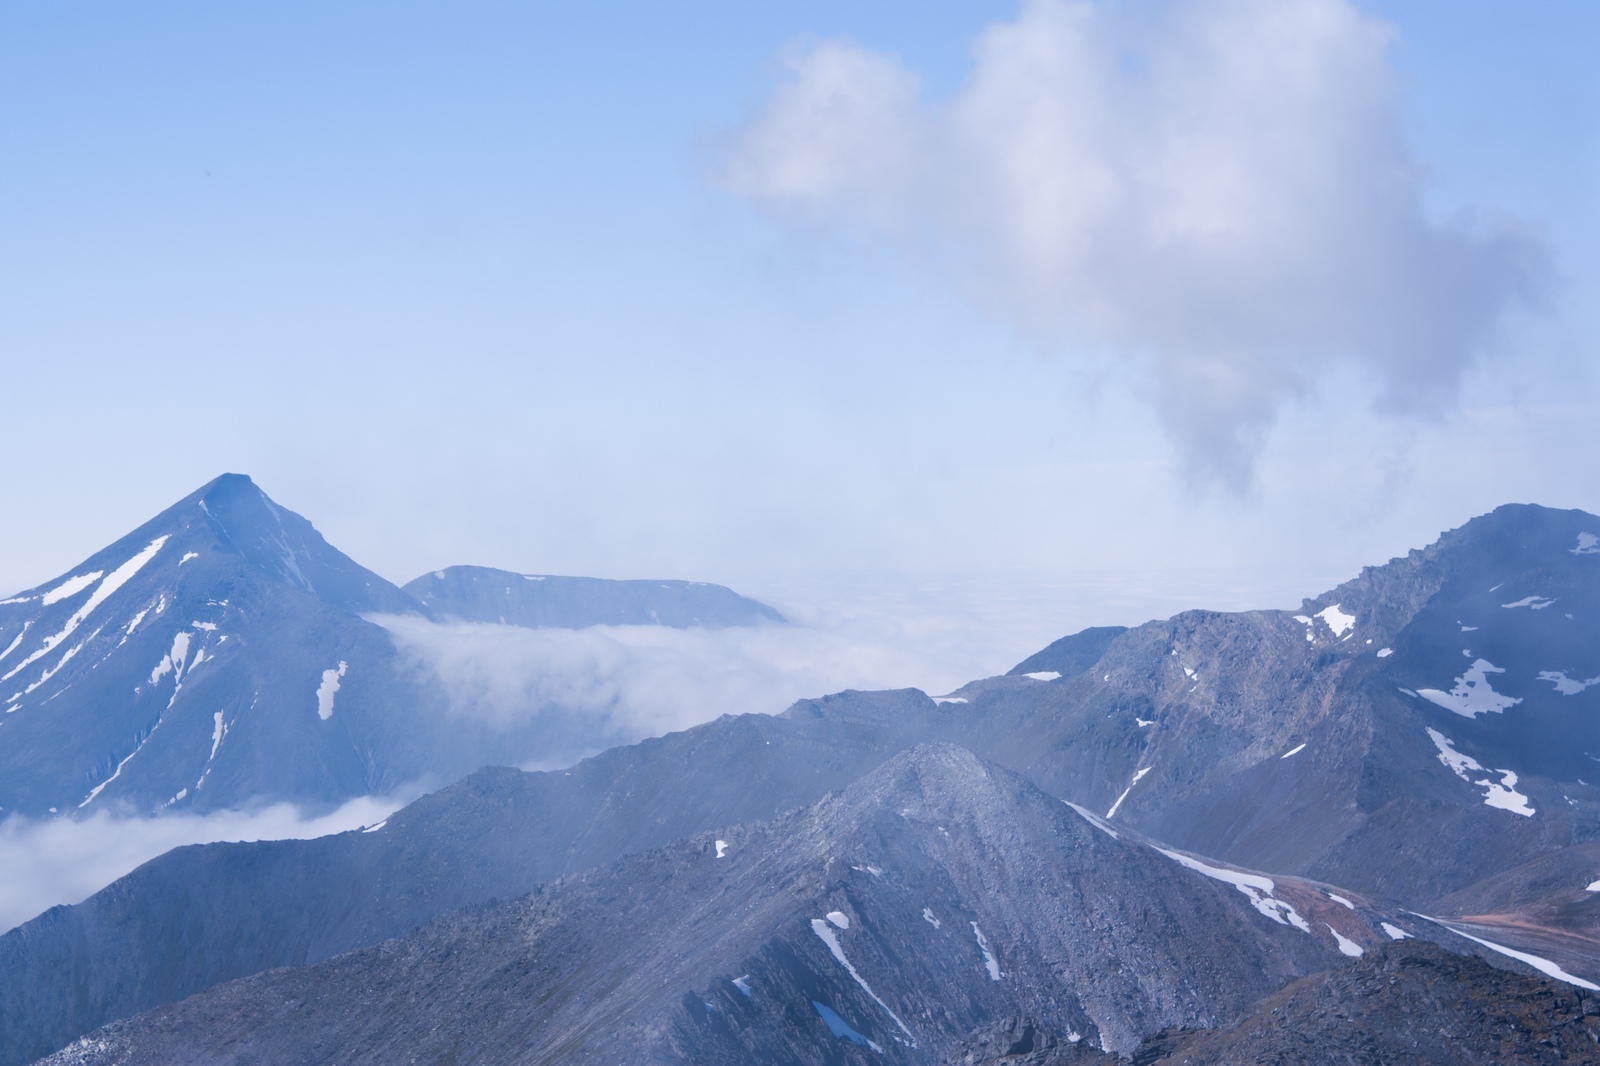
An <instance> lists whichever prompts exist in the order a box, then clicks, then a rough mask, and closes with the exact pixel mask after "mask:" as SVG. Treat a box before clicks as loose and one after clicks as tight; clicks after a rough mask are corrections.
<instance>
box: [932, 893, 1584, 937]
mask: <svg viewBox="0 0 1600 1066" xmlns="http://www.w3.org/2000/svg"><path fill="white" fill-rule="evenodd" d="M1596 883H1597V884H1600V882H1596ZM922 920H923V921H925V922H927V923H928V924H929V925H931V926H933V927H934V928H935V929H937V928H939V927H940V926H941V925H943V924H944V923H943V922H941V921H939V919H937V918H935V917H934V916H933V908H932V907H924V908H922Z"/></svg>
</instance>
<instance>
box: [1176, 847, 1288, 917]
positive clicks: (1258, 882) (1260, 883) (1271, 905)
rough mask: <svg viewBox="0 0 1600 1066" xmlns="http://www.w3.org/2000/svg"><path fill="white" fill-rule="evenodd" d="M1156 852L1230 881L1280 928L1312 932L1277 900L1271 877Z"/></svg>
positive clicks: (1183, 856)
mask: <svg viewBox="0 0 1600 1066" xmlns="http://www.w3.org/2000/svg"><path fill="white" fill-rule="evenodd" d="M1156 850H1157V851H1159V852H1160V853H1161V854H1163V855H1165V856H1166V857H1167V858H1169V859H1171V860H1173V861H1174V862H1176V863H1179V864H1180V865H1183V866H1187V867H1188V868H1189V869H1191V870H1193V871H1195V872H1196V873H1201V874H1204V875H1205V876H1207V877H1209V878H1211V879H1213V880H1216V881H1223V882H1226V883H1227V884H1230V885H1232V886H1233V887H1234V888H1237V889H1238V890H1239V891H1240V892H1243V893H1244V894H1245V895H1246V896H1248V897H1249V899H1250V905H1251V906H1252V907H1254V908H1255V909H1256V910H1258V911H1260V912H1261V913H1262V914H1265V915H1266V916H1267V917H1268V918H1271V919H1272V920H1273V921H1275V922H1277V923H1278V924H1279V925H1293V926H1294V927H1295V928H1296V929H1299V930H1300V931H1301V932H1305V933H1309V932H1311V926H1309V925H1307V924H1306V920H1305V919H1304V918H1302V917H1300V913H1299V912H1298V911H1296V910H1295V909H1294V908H1293V907H1292V906H1290V905H1289V904H1288V903H1285V902H1284V901H1283V900H1281V899H1274V898H1273V896H1272V890H1273V888H1274V887H1275V886H1274V885H1273V883H1272V879H1271V878H1270V877H1263V876H1261V875H1260V874H1247V873H1243V872H1242V871H1239V870H1228V869H1224V868H1223V867H1221V866H1212V865H1210V864H1208V863H1203V862H1201V861H1200V860H1199V859H1194V858H1190V857H1189V856H1188V855H1184V854H1183V853H1182V852H1177V851H1168V850H1167V849H1166V848H1156Z"/></svg>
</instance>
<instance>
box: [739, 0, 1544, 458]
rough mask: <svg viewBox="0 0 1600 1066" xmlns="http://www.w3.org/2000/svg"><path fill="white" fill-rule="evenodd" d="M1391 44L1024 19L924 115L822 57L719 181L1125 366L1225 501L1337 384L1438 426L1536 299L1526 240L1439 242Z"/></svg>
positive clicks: (1214, 27)
mask: <svg viewBox="0 0 1600 1066" xmlns="http://www.w3.org/2000/svg"><path fill="white" fill-rule="evenodd" d="M1392 37H1393V31H1392V30H1391V29H1390V28H1389V27H1388V26H1387V25H1386V24H1384V23H1382V22H1379V21H1377V20H1375V19H1373V18H1371V17H1368V16H1366V15H1364V14H1363V13H1361V12H1360V11H1359V10H1358V9H1357V8H1356V7H1354V6H1353V5H1352V4H1350V3H1348V2H1346V0H1176V2H1174V3H1170V4H1166V5H1161V6H1141V5H1131V6H1124V5H1116V6H1113V5H1108V4H1094V3H1088V2H1069V0H1028V2H1027V3H1025V4H1024V6H1023V8H1022V11H1021V13H1020V14H1019V15H1018V17H1017V18H1016V19H1015V20H1014V21H1011V22H1004V23H998V24H995V25H992V26H990V27H988V28H987V29H986V30H984V31H983V33H982V34H980V36H979V37H978V39H977V40H976V42H975V43H974V47H973V67H972V72H971V76H970V78H969V79H968V81H967V82H966V84H965V85H964V86H963V87H962V88H961V89H960V91H959V92H957V93H956V94H955V95H954V96H953V97H952V98H950V99H948V100H944V101H938V102H931V101H927V100H925V99H923V97H922V94H921V91H920V88H919V84H918V79H917V78H916V76H915V75H914V74H913V73H912V72H911V71H909V70H907V69H906V68H905V67H904V66H902V65H901V64H900V63H899V62H898V61H897V60H896V59H894V58H892V57H890V56H887V55H884V54H882V53H878V52H874V51H871V50H868V49H865V48H862V47H860V46H858V45H855V44H852V43H849V42H827V43H821V44H814V45H810V46H807V47H804V48H796V49H794V50H792V51H791V52H790V53H789V54H788V56H787V57H786V66H787V70H788V78H787V80H786V81H784V82H783V84H781V85H779V86H778V87H777V88H776V89H775V90H774V91H773V93H772V94H771V96H770V98H769V99H768V100H767V101H766V103H765V106H764V107H762V108H761V110H760V111H759V113H758V114H756V115H755V116H754V117H753V118H752V119H751V120H750V122H749V123H748V124H747V125H746V126H745V127H744V128H743V129H742V130H740V131H738V132H737V134H736V135H735V136H734V138H733V139H732V142H731V151H730V154H729V158H728V160H727V164H726V169H725V171H724V179H725V181H726V183H727V184H728V186H729V187H730V188H732V189H733V190H734V191H736V192H737V193H740V194H742V195H744V196H747V197H749V198H750V199H752V200H754V201H756V202H758V203H760V204H762V205H763V206H766V207H768V208H771V209H774V210H776V211H779V212H782V213H786V214H791V215H795V216H798V217H800V218H804V219H808V220H811V221H814V222H818V223H823V224H834V225H845V226H852V227H864V228H867V229H869V230H872V231H876V232H880V233H883V234H886V235H888V236H890V237H891V238H893V239H895V240H897V241H900V242H903V243H904V244H905V246H907V247H908V248H911V249H913V250H915V251H916V252H917V253H919V254H925V255H932V256H935V257H937V258H938V259H940V260H941V261H942V262H944V263H945V264H947V265H948V266H949V267H950V268H951V269H953V270H954V271H956V272H957V273H958V274H959V275H960V276H961V277H962V279H963V280H964V282H965V283H966V284H967V285H968V286H969V287H970V288H971V289H972V290H973V291H974V292H975V293H977V294H978V295H979V296H980V297H981V298H982V299H984V300H985V301H986V302H988V303H989V304H990V305H991V306H994V307H996V308H998V309H1000V310H1002V311H1003V312H1004V313H1006V314H1008V315H1009V316H1011V317H1013V318H1014V320H1015V321H1017V322H1018V323H1020V324H1021V325H1023V326H1024V327H1025V328H1027V329H1028V330H1030V331H1031V332H1033V333H1035V334H1036V335H1040V336H1044V337H1048V338H1063V339H1067V340H1069V341H1072V342H1074V343H1076V344H1078V345H1080V346H1083V347H1086V348H1088V349H1092V350H1099V351H1104V352H1109V353H1111V354H1113V355H1115V356H1117V357H1118V358H1121V359H1124V360H1128V361H1131V362H1133V363H1135V364H1136V365H1137V366H1138V367H1139V368H1141V370H1142V371H1143V372H1144V373H1145V374H1146V378H1145V380H1146V382H1147V388H1148V391H1149V394H1150V397H1151V399H1152V400H1153V402H1154V403H1155V405H1156V407H1157V409H1158V410H1159V411H1160V412H1161V414H1162V416H1163V419H1164V421H1165V424H1166V426H1167V428H1168V430H1169V432H1170V433H1171V435H1172V436H1173V437H1174V438H1175V440H1176V442H1177V443H1178V444H1179V446H1180V447H1181V448H1182V449H1183V451H1184V454H1185V457H1186V459H1187V460H1188V461H1189V463H1190V464H1191V466H1192V467H1193V468H1194V469H1196V470H1198V471H1200V472H1203V473H1207V474H1210V475H1214V476H1217V475H1219V476H1221V477H1223V478H1224V479H1226V480H1231V481H1234V482H1236V483H1238V482H1242V481H1243V480H1245V479H1246V478H1248V476H1249V469H1250V464H1251V462H1252V461H1253V458H1254V454H1255V449H1256V445H1257V443H1258V441H1259V438H1260V435H1261V434H1262V433H1263V432H1264V431H1265V430H1266V429H1267V428H1268V427H1269V426H1270V425H1271V423H1272V421H1273V420H1274V418H1275V417H1276V415H1277V413H1278V412H1279V410H1280V409H1281V408H1282V407H1283V405H1284V404H1285V403H1286V402H1288V401H1289V400H1291V399H1293V398H1295V397H1296V396H1298V395H1300V394H1302V393H1303V392H1304V391H1305V390H1306V389H1307V388H1308V387H1309V386H1310V385H1312V384H1313V383H1314V382H1315V381H1316V380H1317V379H1318V377H1319V376H1320V375H1321V373H1322V372H1323V371H1324V369H1325V368H1327V367H1328V366H1329V365H1330V364H1332V363H1349V364H1354V365H1357V366H1360V367H1363V368H1365V369H1366V370H1367V371H1368V372H1370V373H1371V375H1372V377H1373V379H1374V380H1375V382H1376V385H1377V387H1378V389H1379V392H1380V396H1381V406H1382V407H1384V408H1386V409H1390V410H1397V409H1409V408H1412V407H1415V406H1418V405H1431V404H1436V403H1439V402H1441V401H1443V400H1446V399H1448V398H1449V397H1450V396H1451V395H1452V393H1453V390H1454V388H1455V385H1456V383H1457V382H1458V380H1459V378H1460V375H1461V374H1462V373H1463V371H1464V370H1465V369H1466V368H1467V367H1469V366H1470V365H1471V364H1472V363H1473V361H1474V360H1475V359H1477V358H1478V357H1479V356H1481V355H1482V354H1483V353H1484V352H1485V351H1486V350H1488V349H1489V348H1490V347H1492V345H1493V343H1494V341H1495V339H1496V334H1497V331H1498V329H1499V327H1500V325H1501V324H1502V322H1503V320H1504V318H1505V316H1506V314H1507V312H1508V311H1510V310H1511V309H1513V308H1514V307H1517V306H1518V305H1525V304H1531V303H1536V302H1537V301H1538V299H1539V298H1540V296H1541V294H1542V291H1543V288H1544V284H1545V278H1546V274H1547V262H1546V259H1547V256H1546V253H1545V250H1544V248H1543V246H1542V244H1541V243H1540V242H1539V241H1538V240H1536V239H1535V238H1534V237H1532V236H1531V235H1530V234H1529V233H1528V232H1526V230H1524V229H1523V228H1521V227H1520V226H1518V225H1517V224H1516V223H1514V222H1512V221H1510V220H1505V219H1500V220H1489V219H1486V218H1483V217H1477V218H1465V217H1463V218H1455V219H1451V220H1448V221H1438V220H1434V219H1431V218H1429V217H1428V215H1427V213H1426V211H1425V209H1424V203H1423V197H1424V192H1425V183H1424V180H1423V173H1422V171H1421V168H1420V167H1419V165H1418V164H1417V162H1416V161H1415V160H1414V159H1413V158H1412V157H1411V155H1410V153H1409V151H1408V149H1407V146H1406V143H1405V137H1404V132H1403V129H1402V120H1401V115H1400V108H1399V92H1398V86H1397V77H1396V74H1395V71H1394V69H1393V67H1392V66H1391V64H1390V62H1389V58H1388V49H1389V46H1390V43H1391V40H1392Z"/></svg>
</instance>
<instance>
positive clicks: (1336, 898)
mask: <svg viewBox="0 0 1600 1066" xmlns="http://www.w3.org/2000/svg"><path fill="white" fill-rule="evenodd" d="M1328 898H1329V899H1331V900H1333V901H1334V902H1335V903H1337V904H1339V905H1340V906H1341V907H1349V908H1350V909H1351V910H1355V909H1356V905H1355V904H1354V903H1351V902H1350V901H1349V900H1347V899H1345V898H1344V897H1343V896H1341V895H1339V894H1338V893H1337V892H1329V893H1328Z"/></svg>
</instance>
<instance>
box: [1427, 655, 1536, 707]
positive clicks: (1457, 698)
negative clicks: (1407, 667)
mask: <svg viewBox="0 0 1600 1066" xmlns="http://www.w3.org/2000/svg"><path fill="white" fill-rule="evenodd" d="M1462 654H1466V653H1465V652H1463V653H1462ZM1503 673H1505V670H1503V669H1501V668H1500V667H1498V666H1496V665H1495V664H1494V663H1492V662H1490V661H1489V660H1488V659H1478V660H1476V661H1474V662H1473V664H1472V665H1471V666H1469V667H1467V672H1466V673H1464V674H1462V675H1461V676H1460V677H1458V678H1456V683H1455V687H1454V688H1452V689H1451V690H1450V691H1449V692H1440V691H1439V690H1438V689H1436V688H1419V689H1417V695H1419V696H1421V697H1422V698H1423V699H1425V700H1427V701H1428V702H1429V703H1435V704H1438V705H1439V706H1440V707H1443V708H1444V709H1445V710H1447V711H1451V712H1453V713H1455V714H1459V715H1460V716H1461V717H1463V718H1476V717H1477V716H1478V715H1480V714H1490V713H1493V714H1499V713H1501V712H1502V711H1504V710H1505V709H1506V708H1508V707H1515V706H1516V705H1517V704H1519V703H1521V702H1522V699H1521V697H1519V696H1504V695H1501V694H1500V693H1498V692H1496V691H1495V690H1494V686H1493V685H1491V684H1489V675H1490V674H1503Z"/></svg>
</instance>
